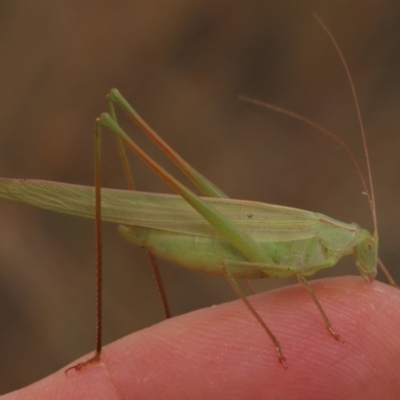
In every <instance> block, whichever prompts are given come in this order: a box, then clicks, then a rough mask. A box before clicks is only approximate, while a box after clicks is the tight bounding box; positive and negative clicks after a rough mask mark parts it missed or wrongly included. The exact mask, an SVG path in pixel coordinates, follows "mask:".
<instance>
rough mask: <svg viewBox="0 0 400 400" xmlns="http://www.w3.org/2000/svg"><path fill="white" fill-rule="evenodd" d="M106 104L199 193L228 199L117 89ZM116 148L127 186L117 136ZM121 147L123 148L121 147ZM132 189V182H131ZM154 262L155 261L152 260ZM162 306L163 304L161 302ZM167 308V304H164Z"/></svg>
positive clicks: (125, 163) (127, 173)
mask: <svg viewBox="0 0 400 400" xmlns="http://www.w3.org/2000/svg"><path fill="white" fill-rule="evenodd" d="M107 103H108V108H109V111H110V115H111V117H112V118H113V119H114V120H115V121H116V122H117V117H116V112H115V105H118V106H119V107H120V108H121V109H122V110H123V111H124V112H125V113H126V114H127V115H128V116H129V117H130V118H131V119H132V120H133V121H134V122H135V123H136V124H137V125H138V127H139V128H140V129H141V130H142V131H143V132H144V133H146V135H147V136H148V137H149V138H150V139H151V140H152V141H153V142H154V143H155V144H156V145H157V146H158V147H159V148H160V149H161V150H162V151H163V152H164V153H165V154H166V155H167V156H168V157H169V158H170V159H171V161H173V162H174V163H175V165H176V166H178V168H180V170H181V171H182V172H183V173H184V174H186V176H188V178H189V179H190V180H191V181H192V182H193V183H194V184H195V185H196V186H197V187H198V189H200V191H201V192H203V194H204V195H205V196H207V197H215V198H228V196H227V195H226V194H225V193H224V192H223V191H222V190H221V189H219V188H218V187H217V186H215V185H214V184H213V183H212V182H210V181H209V180H208V179H207V178H206V177H205V176H204V175H202V174H201V173H200V172H198V171H197V170H196V169H195V168H193V167H192V166H191V165H190V164H189V163H188V162H187V161H186V160H184V159H183V158H182V157H181V156H180V155H179V154H178V153H177V152H176V151H175V150H174V149H173V148H172V147H171V146H170V145H169V144H168V143H167V142H165V140H163V139H162V138H161V137H160V136H159V135H158V133H157V132H156V131H154V129H152V128H151V127H150V126H149V125H148V124H147V123H146V122H145V121H144V120H143V119H142V118H141V117H140V115H139V114H138V113H137V112H136V111H135V110H134V109H133V108H132V106H131V105H130V104H129V102H128V101H127V100H126V99H125V98H124V97H123V96H122V94H121V93H120V92H119V90H118V89H111V91H110V92H109V94H108V95H107ZM117 143H118V148H119V151H120V154H121V161H122V163H123V165H124V171H125V170H128V172H125V175H126V177H127V181H128V186H129V176H130V177H131V176H132V174H131V173H130V171H129V165H128V162H127V159H126V154H125V149H123V150H122V149H120V147H121V146H122V141H121V139H120V138H119V137H118V136H117ZM122 147H123V146H122ZM132 187H133V181H132ZM154 262H155V260H154ZM153 273H154V275H155V276H156V277H157V275H159V274H158V273H157V271H153ZM245 284H246V286H247V287H248V288H249V290H250V292H251V293H252V294H255V293H256V291H255V289H254V287H253V286H252V285H251V283H250V282H249V281H248V280H245ZM159 292H160V295H161V296H162V293H163V288H161V287H159ZM163 304H165V303H164V302H163ZM165 305H166V306H167V304H165Z"/></svg>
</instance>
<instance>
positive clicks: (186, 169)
mask: <svg viewBox="0 0 400 400" xmlns="http://www.w3.org/2000/svg"><path fill="white" fill-rule="evenodd" d="M107 102H108V105H109V109H110V113H111V116H112V117H113V118H114V119H115V107H114V105H118V106H119V107H120V108H121V109H122V110H123V111H124V112H125V113H126V114H127V115H128V116H129V117H130V118H131V119H132V120H133V121H134V122H135V123H136V124H137V125H138V126H139V128H140V129H141V130H142V131H143V132H144V133H146V135H147V136H148V137H149V138H150V139H151V140H152V141H153V142H154V143H155V144H156V145H157V146H158V147H159V148H160V149H161V150H162V151H163V152H164V153H165V154H166V155H167V156H168V157H169V158H170V159H171V160H172V161H173V162H174V163H175V165H177V166H178V167H179V168H180V169H181V171H182V172H183V173H185V174H186V176H187V177H188V178H189V179H190V180H191V181H192V182H193V183H194V184H195V185H196V186H197V187H198V188H199V189H200V190H201V191H202V192H203V194H204V195H205V196H207V197H217V198H227V197H228V196H227V195H226V194H225V193H224V192H223V191H222V190H221V189H219V188H218V187H217V186H215V185H214V184H213V183H212V182H210V181H209V180H208V179H207V178H206V177H205V176H204V175H202V174H201V173H200V172H198V171H197V170H196V169H195V168H193V167H192V166H191V165H190V164H189V163H188V162H187V161H185V160H184V159H183V158H182V157H181V156H180V155H179V154H178V153H177V152H176V151H175V150H174V149H173V148H172V147H171V146H170V145H169V144H168V143H166V142H165V141H164V140H163V139H162V138H161V137H160V136H159V135H158V134H157V132H155V131H154V130H153V129H152V128H151V127H150V126H149V125H148V124H147V123H146V122H145V121H144V120H143V119H142V118H141V117H140V115H139V114H138V113H137V112H136V111H135V110H134V109H133V108H132V106H131V105H130V104H129V103H128V101H127V100H126V99H125V98H124V97H123V96H122V94H121V93H120V92H119V90H117V89H111V91H110V93H109V94H108V96H107ZM115 121H116V119H115Z"/></svg>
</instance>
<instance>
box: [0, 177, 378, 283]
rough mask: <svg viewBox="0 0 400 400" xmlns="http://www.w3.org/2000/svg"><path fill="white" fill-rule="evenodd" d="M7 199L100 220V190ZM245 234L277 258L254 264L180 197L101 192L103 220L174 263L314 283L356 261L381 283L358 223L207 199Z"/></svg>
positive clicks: (1, 192)
mask: <svg viewBox="0 0 400 400" xmlns="http://www.w3.org/2000/svg"><path fill="white" fill-rule="evenodd" d="M0 198H3V199H8V200H13V201H18V202H24V203H28V204H31V205H34V206H36V207H40V208H45V209H48V210H52V211H57V212H62V213H66V214H71V215H77V216H82V217H88V218H94V190H93V188H90V187H85V186H78V185H69V184H63V183H56V182H45V181H33V180H32V181H29V180H11V179H4V178H1V179H0ZM203 200H204V201H205V202H206V204H207V205H208V206H210V207H213V208H214V209H216V210H217V211H219V212H220V213H221V214H223V215H224V217H226V218H227V219H229V220H230V221H232V222H233V223H234V224H235V225H237V226H238V227H239V228H240V229H241V230H243V231H244V232H246V233H247V234H248V235H249V236H250V237H251V238H252V239H253V240H254V241H255V242H256V243H258V244H259V245H260V246H261V248H262V249H264V251H265V252H266V253H267V254H268V256H269V257H270V259H271V262H270V263H262V262H259V263H255V262H251V261H249V260H248V259H247V258H246V257H245V256H244V255H243V254H242V253H241V252H240V251H239V250H238V249H236V248H235V247H234V246H233V245H232V244H231V243H230V242H229V241H228V240H227V239H226V238H224V236H223V234H221V232H220V231H219V230H218V228H217V227H214V226H212V225H211V224H210V223H208V222H207V221H206V220H205V219H204V218H202V216H201V215H200V214H199V213H198V212H196V211H195V210H194V209H193V208H192V207H191V206H190V205H189V204H188V203H187V202H186V201H184V200H183V199H182V198H181V197H180V196H177V195H160V194H151V193H143V192H138V191H129V190H116V189H102V212H101V215H102V220H103V221H109V222H114V223H119V224H121V225H120V226H119V232H120V233H121V235H122V236H123V237H124V238H125V239H126V240H128V241H129V242H131V243H134V244H136V245H139V246H142V247H145V248H147V249H148V250H150V251H151V252H152V253H153V254H154V255H157V256H159V257H161V258H164V259H167V260H169V261H171V262H174V263H177V264H180V265H183V266H185V267H186V268H189V269H193V270H197V271H200V272H204V273H209V274H212V275H224V272H223V270H222V266H225V267H226V268H227V269H228V270H229V272H230V273H231V274H232V276H233V277H234V278H245V279H253V278H264V277H273V278H280V279H284V278H288V277H290V276H293V275H294V274H295V273H301V274H302V275H305V276H309V275H312V274H314V273H315V272H317V271H319V270H321V269H324V268H329V267H332V266H334V265H335V264H336V263H337V262H338V261H339V260H340V259H341V258H342V257H344V256H346V255H351V254H353V255H354V257H355V259H356V265H357V267H358V269H359V272H360V274H361V276H363V277H364V278H365V279H367V280H371V279H373V278H374V277H375V274H376V266H377V253H378V242H377V240H376V239H375V238H374V237H373V236H372V235H371V234H370V233H369V232H368V231H366V230H364V229H361V228H359V227H358V225H356V224H354V223H353V224H346V223H343V222H340V221H337V220H335V219H333V218H330V217H327V216H325V215H322V214H318V213H314V212H310V211H304V210H300V209H296V208H290V207H283V206H278V205H271V204H265V203H259V202H252V201H244V200H233V199H212V198H203Z"/></svg>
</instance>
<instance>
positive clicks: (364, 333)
mask: <svg viewBox="0 0 400 400" xmlns="http://www.w3.org/2000/svg"><path fill="white" fill-rule="evenodd" d="M312 288H313V290H314V291H315V293H316V294H317V296H318V298H319V300H320V302H321V304H322V306H323V308H324V310H325V312H326V313H327V315H328V317H329V318H330V320H331V322H332V325H333V327H334V329H335V331H336V332H337V333H339V334H340V335H341V336H342V338H343V339H344V343H342V342H340V341H338V340H335V339H334V338H333V337H332V336H331V335H330V334H329V333H328V331H327V329H326V327H325V325H324V322H323V320H322V318H321V316H320V314H319V312H318V310H317V309H316V307H315V305H314V303H313V302H312V300H311V299H310V297H309V295H308V293H307V291H306V290H305V289H304V288H303V287H302V286H300V285H293V286H289V287H286V288H283V289H278V290H273V291H269V292H266V293H262V294H258V295H255V296H251V297H249V298H250V300H251V302H252V304H253V305H254V307H255V308H256V309H257V311H258V312H259V313H260V315H261V316H262V318H263V319H264V321H266V323H267V324H268V326H269V327H270V329H271V330H272V331H273V332H274V334H275V335H276V336H277V338H278V339H279V341H280V343H281V347H282V352H283V354H284V356H285V357H286V363H287V368H286V369H285V368H284V367H283V365H282V364H281V363H280V362H279V360H278V357H277V354H276V351H275V349H274V346H273V345H272V342H271V341H270V339H269V338H268V336H267V335H266V334H265V332H264V331H263V329H262V328H261V326H260V324H259V323H258V322H257V321H256V320H255V319H254V317H253V316H252V315H251V314H250V312H249V311H248V310H247V309H246V307H245V306H244V304H243V303H242V302H241V301H240V300H238V301H234V302H230V303H226V304H222V305H219V306H216V307H210V308H206V309H202V310H198V311H194V312H191V313H189V314H185V315H182V316H179V317H176V318H172V319H170V320H166V321H164V322H161V323H159V324H157V325H154V326H152V327H150V328H147V329H144V330H142V331H139V332H136V333H134V334H131V335H129V336H126V337H124V338H122V339H120V340H118V341H116V342H114V343H112V344H110V345H107V346H105V347H104V349H103V354H102V358H101V361H99V362H97V363H95V364H93V365H87V366H85V367H84V368H82V369H81V370H79V371H76V370H70V371H69V372H68V374H65V369H63V370H60V371H58V372H56V373H55V374H53V375H51V376H49V377H47V378H45V379H43V380H41V381H39V382H36V383H34V384H32V385H30V386H28V387H26V388H24V389H21V390H18V391H16V392H13V393H9V394H8V395H5V396H3V397H1V399H2V400H11V399H18V400H22V399H41V400H45V399H52V400H61V399H87V400H89V399H96V400H99V399H108V400H110V399H135V400H139V399H146V400H148V399H230V400H231V399H275V398H276V399H291V400H293V399H308V400H310V399H324V400H326V399H342V400H343V399H352V400H355V399H363V400H367V399H378V398H379V399H398V398H400V379H399V372H398V366H399V365H400V334H399V332H400V316H399V310H400V290H398V289H396V288H393V287H390V286H388V285H386V284H383V283H380V282H373V283H368V282H365V281H364V280H363V279H361V278H359V277H341V278H330V279H323V280H318V281H313V282H312ZM84 359H85V358H83V359H82V360H84ZM82 360H77V361H76V362H75V363H71V365H74V364H76V363H77V362H79V361H82Z"/></svg>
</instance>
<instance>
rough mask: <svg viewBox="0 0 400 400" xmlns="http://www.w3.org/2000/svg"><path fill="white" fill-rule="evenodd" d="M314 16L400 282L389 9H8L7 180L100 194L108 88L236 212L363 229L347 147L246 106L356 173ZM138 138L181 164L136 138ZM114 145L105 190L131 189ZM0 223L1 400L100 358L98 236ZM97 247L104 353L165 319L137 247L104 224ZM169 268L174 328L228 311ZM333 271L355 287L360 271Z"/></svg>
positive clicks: (3, 142)
mask: <svg viewBox="0 0 400 400" xmlns="http://www.w3.org/2000/svg"><path fill="white" fill-rule="evenodd" d="M312 12H317V13H318V15H319V16H320V17H321V18H322V19H323V20H324V21H325V23H326V24H327V25H328V26H329V28H330V29H331V31H332V33H333V34H334V36H335V37H336V39H337V41H338V42H339V43H340V46H341V48H342V50H343V53H344V54H345V56H346V59H347V62H348V64H349V66H350V68H351V71H352V73H353V76H354V81H355V85H356V88H357V92H358V96H359V99H360V104H361V109H362V114H363V118H364V123H365V128H366V131H367V135H368V143H369V146H370V153H371V162H372V166H373V174H374V178H375V190H376V197H377V206H378V218H379V229H380V240H381V247H380V249H381V250H380V255H381V258H382V259H383V260H384V262H385V263H386V264H387V266H388V268H389V269H391V271H392V272H393V274H394V275H395V276H396V275H397V276H398V275H399V274H398V272H397V268H396V262H397V260H398V258H399V253H398V250H397V248H398V246H397V241H398V231H399V227H398V223H397V221H398V220H399V213H400V210H399V206H398V205H399V197H400V192H399V187H398V186H399V185H398V183H399V177H398V176H399V169H400V161H399V154H398V153H399V150H400V138H399V135H398V127H399V126H400V114H399V112H398V108H399V99H400V96H399V93H400V74H399V71H400V51H399V46H400V35H399V33H400V32H399V31H400V5H399V3H398V2H396V1H392V2H390V1H384V2H383V1H382V2H381V1H336V2H332V1H302V2H298V1H268V0H265V1H262V2H260V1H257V0H254V1H253V0H250V1H246V2H236V1H223V0H212V1H206V0H202V1H196V2H194V1H187V0H171V1H169V2H159V1H152V0H149V1H146V2H140V1H130V2H123V1H113V2H89V1H87V2H82V1H75V2H73V1H71V2H64V3H61V2H53V1H50V0H49V1H41V2H22V1H2V2H1V3H0V47H1V58H0V83H1V85H0V87H1V99H2V100H1V107H0V119H1V124H0V126H1V129H0V176H4V177H10V178H38V179H47V180H53V181H63V182H71V183H78V184H87V185H92V183H93V144H92V143H93V135H92V129H93V121H94V119H95V117H96V116H98V115H99V114H100V113H101V112H102V111H105V110H106V105H105V95H106V94H107V92H108V90H109V89H110V88H112V87H118V88H119V89H120V90H121V92H122V93H123V94H124V96H125V97H126V98H127V99H129V100H130V101H131V103H132V105H133V106H134V107H135V108H136V109H137V110H138V112H139V113H140V114H141V115H142V116H143V117H144V118H145V119H146V120H147V121H148V122H149V124H150V125H152V126H153V127H154V128H155V129H156V130H157V131H158V132H159V133H160V134H161V135H162V137H163V138H165V139H166V140H167V141H168V142H169V143H170V144H171V145H172V146H173V147H174V148H175V149H177V151H178V152H179V153H181V154H182V155H183V156H184V158H185V159H187V160H188V161H189V162H190V163H191V164H193V165H194V166H195V167H196V168H198V169H199V170H200V171H201V172H202V173H203V174H204V175H205V176H207V177H208V178H210V180H211V181H213V182H214V183H216V184H217V185H218V186H220V187H221V188H222V189H223V190H224V191H225V192H226V193H228V194H229V195H230V196H231V197H235V198H243V199H253V200H260V201H264V202H269V203H276V204H283V205H288V206H294V207H299V208H304V209H309V210H312V211H318V212H322V213H325V214H327V215H329V216H331V217H334V218H338V219H340V220H343V221H346V222H352V221H356V222H358V223H359V224H360V225H362V226H363V227H366V228H368V229H371V228H372V223H371V217H370V214H369V209H368V206H367V202H366V199H365V197H364V196H363V195H362V194H361V191H362V188H361V186H360V182H359V180H358V178H357V176H356V174H355V172H354V168H353V166H352V165H351V163H350V161H349V160H348V157H347V156H346V154H345V152H344V151H343V150H342V149H340V148H338V146H336V144H335V143H333V142H332V141H330V140H329V139H326V138H325V137H322V136H321V135H320V134H318V133H316V132H314V131H313V130H312V129H309V128H308V127H307V126H304V125H303V124H301V123H299V122H296V121H293V120H291V119H289V118H286V117H284V116H281V115H276V114H274V113H271V112H268V111H266V110H262V109H258V108H256V107H254V106H249V105H247V104H244V103H242V102H240V101H238V99H237V95H238V94H246V95H250V96H252V97H255V98H259V99H262V100H265V101H269V102H271V103H274V104H277V105H280V106H282V107H286V108H288V109H291V110H294V111H296V112H299V113H301V114H303V115H305V116H307V117H309V118H311V119H313V120H315V121H317V122H319V123H320V124H322V125H324V126H326V127H328V128H330V129H331V130H333V131H334V132H337V133H339V134H340V135H341V136H342V138H344V139H345V141H346V142H348V143H349V144H350V145H351V146H353V148H354V149H355V150H354V151H355V153H356V155H357V156H358V157H360V158H362V156H363V153H362V150H361V147H360V143H361V142H360V136H359V131H358V126H357V120H356V116H355V111H354V105H353V103H352V99H351V96H350V90H349V85H348V82H347V81H346V77H345V75H344V71H343V68H342V66H341V64H340V62H339V59H338V56H337V54H336V53H335V51H334V49H333V46H332V44H331V43H330V42H329V40H328V39H327V37H326V35H325V33H324V32H323V31H322V29H321V28H320V27H319V25H318V24H317V23H316V21H315V19H314V18H313V16H312ZM127 126H128V125H127ZM129 126H131V125H130V124H129ZM132 132H133V133H136V134H137V137H138V141H139V142H140V143H143V146H144V147H145V148H146V149H148V150H149V151H150V152H151V154H152V155H154V156H155V157H157V159H160V160H161V161H162V162H163V163H164V165H165V166H167V167H168V168H170V167H171V164H170V163H169V162H168V161H165V157H164V156H162V155H160V153H159V152H158V151H157V150H155V149H154V146H152V145H151V144H149V143H148V141H146V139H145V138H143V137H142V136H141V135H138V131H137V130H136V128H135V127H134V126H132ZM107 139H108V140H107V141H105V142H104V152H105V155H104V186H108V187H121V188H122V187H124V180H123V177H122V173H121V167H120V164H119V161H118V156H117V153H116V151H115V145H114V143H113V140H112V138H111V137H110V138H107ZM362 161H363V160H362ZM133 165H134V169H135V175H136V183H137V187H138V188H139V189H140V190H146V191H155V192H169V190H168V188H167V187H166V185H165V184H163V183H162V182H160V181H159V179H158V178H157V177H156V176H155V175H154V174H153V173H152V172H151V171H149V170H148V169H147V168H146V167H144V166H143V165H141V163H140V162H138V161H137V160H135V159H133ZM172 171H173V172H174V173H175V172H176V169H175V168H174V167H172ZM179 176H180V175H179ZM0 224H1V231H0V321H1V322H0V324H1V325H0V326H1V329H0V360H1V361H0V377H1V378H0V393H4V392H6V391H9V390H11V389H15V388H19V387H21V386H23V385H26V384H28V383H30V382H33V381H35V380H37V379H40V378H42V377H43V376H45V375H46V374H49V373H51V372H53V371H55V370H57V369H59V368H62V367H63V366H64V365H65V364H67V363H68V362H70V361H72V360H74V359H75V358H76V357H78V356H81V355H83V354H85V353H88V352H90V351H92V350H93V347H94V234H93V223H92V222H91V221H86V220H81V219H78V218H75V217H67V216H62V215H56V214H52V213H50V212H41V211H38V210H35V209H31V208H29V207H27V206H22V205H18V204H8V203H5V202H1V204H0ZM104 247H105V279H104V281H105V288H104V291H105V293H104V297H105V299H104V303H105V310H104V325H105V326H104V331H105V333H104V335H105V341H106V342H110V341H113V340H116V339H118V338H120V337H121V336H123V335H126V334H128V333H130V332H132V331H135V330H138V329H141V328H144V327H147V326H149V325H151V324H154V323H157V322H158V321H160V320H161V319H162V318H163V315H162V311H161V306H160V304H159V300H158V295H157V292H156V289H155V285H154V283H153V281H152V276H151V273H150V270H149V268H148V262H147V259H146V255H145V254H144V252H143V251H142V249H137V248H133V247H132V246H131V245H129V244H127V243H125V242H124V241H123V240H122V239H120V237H119V236H118V234H117V233H116V227H115V226H112V225H110V226H105V238H104ZM160 266H161V270H162V274H163V277H164V280H165V285H166V289H167V292H168V295H169V298H170V302H171V308H172V311H173V313H174V314H175V315H177V314H180V313H184V312H188V311H190V310H193V309H196V308H199V307H206V306H210V305H212V304H218V303H221V302H224V301H228V300H230V299H234V298H235V294H234V293H233V291H232V289H231V288H230V287H229V285H228V284H227V283H226V282H225V281H224V280H223V279H220V278H214V277H208V276H203V275H199V274H195V273H192V272H189V271H186V270H184V269H183V268H180V267H177V266H174V265H167V264H166V263H163V262H161V263H160ZM330 272H331V273H332V274H335V275H339V274H346V273H348V274H357V271H356V269H355V266H354V262H353V260H352V259H349V260H348V261H343V262H341V263H340V265H339V266H337V267H335V268H334V269H332V270H331V271H330ZM326 275H327V273H325V272H324V273H321V274H318V275H317V277H322V276H326ZM287 283H288V282H287V281H285V282H276V281H270V282H268V281H265V282H261V283H260V284H258V287H259V288H267V287H276V286H277V285H280V284H287ZM289 283H290V282H289ZM293 312H296V311H295V310H294V311H293ZM321 323H322V321H321Z"/></svg>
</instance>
